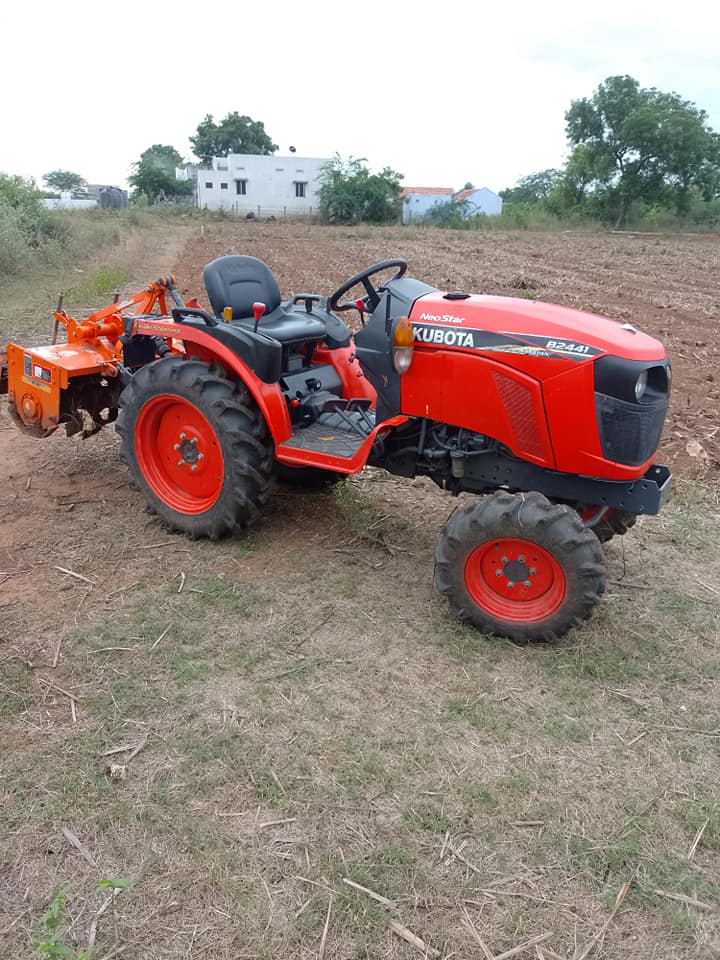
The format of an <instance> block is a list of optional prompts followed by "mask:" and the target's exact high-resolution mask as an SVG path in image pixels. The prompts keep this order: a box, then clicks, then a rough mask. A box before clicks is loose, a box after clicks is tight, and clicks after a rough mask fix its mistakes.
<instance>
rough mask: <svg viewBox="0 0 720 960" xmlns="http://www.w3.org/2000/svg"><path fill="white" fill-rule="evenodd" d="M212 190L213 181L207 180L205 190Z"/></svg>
mask: <svg viewBox="0 0 720 960" xmlns="http://www.w3.org/2000/svg"><path fill="white" fill-rule="evenodd" d="M212 188H213V185H212V180H206V181H205V189H206V190H212Z"/></svg>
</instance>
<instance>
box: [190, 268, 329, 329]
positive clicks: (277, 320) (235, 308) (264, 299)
mask: <svg viewBox="0 0 720 960" xmlns="http://www.w3.org/2000/svg"><path fill="white" fill-rule="evenodd" d="M203 278H204V280H205V289H206V290H207V294H208V297H209V299H210V304H211V306H212V309H213V312H214V314H215V316H216V317H217V318H218V319H219V320H222V319H223V316H224V310H225V308H226V307H230V308H231V310H232V321H231V323H233V324H238V325H240V326H242V327H246V328H249V329H253V328H254V326H255V319H254V317H253V304H254V303H264V304H265V307H266V310H265V313H264V314H263V316H262V318H261V320H260V324H259V326H258V333H263V334H265V336H267V337H272V338H273V339H274V340H277V341H279V342H280V343H282V344H283V345H287V346H291V345H293V344H302V343H307V342H308V341H314V342H317V341H318V340H322V339H323V338H324V337H325V335H326V332H327V328H326V325H325V323H324V321H322V320H320V319H319V318H318V317H316V316H313V315H312V314H310V313H308V312H307V310H305V309H304V308H301V307H298V306H296V305H295V304H291V303H283V302H282V299H281V296H280V288H279V286H278V283H277V280H276V279H275V277H274V275H273V273H272V271H271V270H270V268H269V267H268V266H267V264H265V263H263V262H262V260H258V259H257V258H256V257H241V256H226V257H218V258H217V259H216V260H213V261H212V263H209V264H208V265H207V266H206V267H205V269H204V271H203Z"/></svg>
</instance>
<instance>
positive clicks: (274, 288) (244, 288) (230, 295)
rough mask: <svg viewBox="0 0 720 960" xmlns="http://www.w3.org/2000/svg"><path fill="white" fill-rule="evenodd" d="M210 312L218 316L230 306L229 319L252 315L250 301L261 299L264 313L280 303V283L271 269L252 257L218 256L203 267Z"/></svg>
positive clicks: (254, 301)
mask: <svg viewBox="0 0 720 960" xmlns="http://www.w3.org/2000/svg"><path fill="white" fill-rule="evenodd" d="M203 279H204V280H205V289H206V290H207V294H208V297H209V298H210V303H211V305H212V308H213V312H214V313H215V315H216V316H218V317H219V316H222V312H223V310H224V309H225V307H231V308H232V316H233V320H240V319H243V318H245V317H252V315H253V303H264V304H265V307H266V313H270V312H271V311H272V310H274V309H275V308H276V307H278V306H279V305H280V301H281V296H280V287H279V286H278V283H277V280H276V279H275V277H274V275H273V273H272V271H271V270H270V268H269V267H268V266H267V264H265V263H263V262H262V260H258V259H257V258H256V257H238V256H228V257H218V258H217V260H213V261H212V263H209V264H208V265H207V266H206V267H205V269H204V270H203Z"/></svg>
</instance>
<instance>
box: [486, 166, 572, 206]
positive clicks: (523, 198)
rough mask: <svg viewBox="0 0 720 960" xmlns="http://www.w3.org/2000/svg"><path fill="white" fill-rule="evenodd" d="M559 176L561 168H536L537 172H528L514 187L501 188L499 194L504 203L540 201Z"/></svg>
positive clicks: (548, 194) (549, 191)
mask: <svg viewBox="0 0 720 960" xmlns="http://www.w3.org/2000/svg"><path fill="white" fill-rule="evenodd" d="M561 177H562V170H555V169H554V168H552V167H551V168H549V169H547V170H538V172H537V173H529V174H528V175H527V176H526V177H523V178H522V179H521V180H518V182H517V183H516V184H515V186H514V187H508V189H507V190H501V191H500V196H501V197H502V198H503V201H504V202H505V203H541V202H542V201H544V200H547V198H548V197H549V196H550V194H551V193H552V192H553V190H554V189H555V187H557V185H558V183H559V182H560V179H561Z"/></svg>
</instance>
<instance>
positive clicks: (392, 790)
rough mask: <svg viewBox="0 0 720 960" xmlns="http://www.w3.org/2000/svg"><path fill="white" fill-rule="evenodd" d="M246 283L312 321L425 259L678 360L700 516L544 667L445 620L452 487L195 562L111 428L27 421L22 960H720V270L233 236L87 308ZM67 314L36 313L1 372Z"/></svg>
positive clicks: (197, 232)
mask: <svg viewBox="0 0 720 960" xmlns="http://www.w3.org/2000/svg"><path fill="white" fill-rule="evenodd" d="M231 252H242V253H250V254H252V255H255V256H258V257H261V258H262V259H265V260H266V261H267V262H268V263H269V264H270V266H271V267H272V268H273V270H274V271H275V272H276V274H277V276H278V279H279V281H280V285H281V288H282V290H283V293H284V294H287V295H289V294H291V293H298V292H308V291H316V290H317V291H318V292H321V293H329V292H330V291H331V290H332V289H334V288H335V287H336V286H337V285H338V284H339V283H340V282H341V281H342V280H344V279H345V278H346V277H347V276H349V275H350V274H352V273H354V272H356V271H357V270H358V269H360V268H362V267H363V266H365V265H367V264H369V263H370V262H372V261H375V260H379V259H381V258H384V257H389V256H403V257H405V258H406V259H407V260H408V262H409V264H410V273H411V274H413V275H416V276H419V277H421V278H422V279H425V280H427V281H428V282H431V283H435V284H437V285H438V286H448V287H451V288H464V289H468V290H473V291H479V292H487V293H500V294H513V295H516V294H517V293H518V291H519V290H521V291H523V292H524V295H526V296H532V297H537V298H538V299H543V300H549V301H554V302H558V303H564V304H569V305H572V306H578V307H581V308H584V309H589V310H595V311H597V312H600V313H606V314H609V315H610V316H615V317H619V318H622V319H623V320H628V321H630V322H632V323H634V324H636V325H637V326H639V327H641V328H642V329H644V330H646V331H648V332H650V333H653V334H655V335H657V336H659V337H661V338H662V339H663V340H664V341H665V343H666V344H667V345H668V348H669V351H670V353H671V355H672V358H673V369H674V394H673V406H672V413H671V417H670V420H669V423H668V426H667V429H666V433H665V437H664V440H663V443H662V447H661V453H660V459H661V460H663V461H664V462H666V463H668V464H669V465H670V466H671V467H672V469H673V470H674V471H675V472H676V474H677V477H678V482H677V493H676V496H675V499H674V501H673V503H672V504H671V505H670V506H669V507H668V509H667V510H666V511H664V512H663V514H662V515H661V516H660V517H658V518H646V519H642V520H641V521H640V522H639V523H638V525H637V527H636V528H635V529H634V530H633V531H632V533H631V534H630V535H629V536H628V537H627V538H624V541H619V542H616V541H613V542H612V543H610V544H609V545H608V546H607V548H606V556H607V563H608V579H609V585H608V593H607V595H606V598H605V599H604V600H603V602H602V604H601V605H600V607H599V608H598V610H597V613H596V615H595V616H594V617H593V620H592V621H591V623H589V624H588V625H587V627H586V628H585V629H583V630H582V631H579V632H577V633H573V634H572V635H570V636H568V637H567V638H566V639H565V640H564V641H563V642H562V643H560V644H558V645H556V646H552V647H543V646H536V647H528V648H518V647H514V646H512V645H511V644H508V643H504V642H502V641H499V640H489V639H487V638H484V637H481V636H478V635H477V634H474V633H473V632H472V631H470V630H466V629H464V628H461V627H459V626H458V625H456V624H455V623H454V622H453V621H452V620H451V619H450V617H449V616H448V613H447V611H446V609H445V606H444V603H443V602H442V601H441V600H440V599H439V598H438V597H437V596H436V595H435V593H434V590H433V587H432V555H433V546H434V542H435V538H436V536H437V533H438V532H439V530H440V528H441V526H442V524H443V522H444V521H445V519H446V517H447V516H448V514H449V513H450V512H451V510H452V509H453V507H454V505H455V501H453V499H452V498H451V497H449V496H447V495H445V494H443V493H442V492H440V491H438V490H436V489H434V488H433V487H432V485H430V484H429V483H426V482H425V481H413V482H406V481H400V480H396V479H394V478H392V477H389V476H387V475H385V474H383V473H381V472H379V471H367V472H366V473H365V474H363V475H361V476H360V477H358V478H353V479H351V480H349V481H346V482H345V483H343V484H340V485H339V486H338V487H337V488H335V490H334V491H332V492H325V493H315V494H311V493H303V492H299V491H287V490H280V489H278V490H276V491H274V493H273V495H272V497H271V500H270V504H269V508H268V510H267V513H266V515H265V517H264V519H263V521H262V523H261V524H260V525H259V526H258V527H257V528H256V530H254V531H253V532H252V533H251V534H250V535H249V536H246V537H241V536H237V537H236V538H234V539H232V540H230V541H227V542H224V543H220V544H210V543H191V542H189V541H186V540H185V539H184V538H182V537H178V536H172V535H168V534H167V533H166V532H165V531H164V530H163V529H162V528H161V527H160V526H159V525H158V524H157V522H156V521H155V520H154V519H153V518H152V517H151V516H149V515H148V514H147V513H146V512H145V510H144V508H143V504H142V502H141V500H140V498H139V497H138V495H137V494H136V493H135V492H133V491H132V490H130V488H129V487H128V485H127V482H126V477H125V475H124V472H123V470H122V468H121V466H120V463H119V460H118V455H117V438H116V436H115V435H114V433H112V432H111V431H110V430H107V431H104V432H103V433H101V434H100V435H98V436H97V437H95V438H92V439H91V440H88V441H77V440H75V439H72V440H68V439H66V438H64V437H61V436H59V435H56V436H54V437H52V438H50V439H48V440H46V441H32V440H30V439H28V438H26V437H24V436H22V435H20V434H19V433H17V432H16V431H15V430H14V429H13V428H12V427H11V425H10V423H9V420H8V418H7V415H6V414H5V411H4V410H0V721H1V723H0V758H1V760H0V810H1V811H2V813H1V816H0V957H2V958H5V957H7V958H12V960H15V958H24V957H30V956H31V955H33V951H34V950H35V949H36V948H37V946H38V944H40V943H41V942H42V941H43V940H44V941H45V942H46V943H47V944H49V946H47V948H46V950H45V953H43V954H42V955H43V956H59V955H60V954H58V953H52V952H50V951H51V949H53V948H52V944H51V943H50V941H51V940H52V938H53V936H54V937H55V939H56V940H57V941H58V942H62V943H65V944H67V945H69V947H70V948H71V950H72V951H73V952H72V954H71V955H72V956H73V957H79V956H80V951H82V950H85V949H87V948H88V945H91V952H92V960H101V958H108V960H109V958H110V957H111V956H112V957H114V956H122V958H123V960H151V958H152V960H169V958H172V960H175V958H181V957H191V958H208V960H241V958H248V960H249V958H274V960H278V958H282V960H285V958H292V960H295V958H305V957H317V958H326V960H335V958H338V960H350V958H368V960H380V958H392V960H401V958H411V957H413V956H416V957H419V956H422V955H427V956H433V957H434V956H442V957H445V958H447V960H450V958H451V957H454V958H469V957H480V958H484V957H494V958H496V960H499V957H509V956H510V955H517V956H520V957H536V958H538V960H542V958H543V957H544V958H548V960H550V958H557V957H562V958H565V960H570V958H573V960H581V958H583V960H584V958H586V957H593V958H598V957H605V958H623V960H625V958H631V960H635V958H637V960H650V958H655V960H670V958H702V960H709V958H718V957H720V909H719V905H720V862H719V860H718V854H719V852H720V800H719V799H718V797H719V796H720V707H719V706H718V702H719V696H718V695H719V694H720V654H719V653H718V637H719V636H720V613H719V611H720V557H719V555H718V550H717V541H718V537H719V536H720V501H719V498H718V493H717V487H716V484H717V477H718V472H719V471H720V383H718V380H717V377H718V370H719V369H720V367H719V365H718V357H719V354H720V351H719V349H718V343H717V335H716V330H717V319H718V316H720V279H718V271H717V263H718V254H719V253H720V239H717V238H713V237H700V236H686V237H665V236H616V235H595V234H584V233H566V234H551V235H539V234H527V233H523V234H521V233H514V234H509V235H507V234H506V235H501V234H496V233H487V234H474V233H459V234H456V233H452V232H446V231H421V230H412V229H407V230H400V229H395V228H393V229H370V228H359V229H356V230H343V229H334V230H329V229H323V228H319V227H310V226H304V225H298V226H292V225H286V224H282V223H244V222H243V223H240V224H237V223H233V222H230V221H227V222H211V223H208V224H205V225H204V227H203V229H202V232H201V229H200V226H199V225H197V224H186V225H184V226H182V228H181V232H179V233H178V232H175V233H174V234H173V241H172V243H170V244H167V243H165V242H164V241H163V238H162V236H161V235H157V234H153V235H152V236H143V235H139V236H138V237H133V238H129V239H128V242H127V243H126V244H124V245H123V247H122V249H119V250H115V251H113V252H112V253H109V254H107V255H106V256H105V257H103V256H100V257H99V258H98V259H97V262H94V263H91V264H87V265H83V267H82V269H83V270H84V273H83V275H82V277H83V278H87V277H92V276H93V275H94V273H95V272H97V271H98V270H100V269H103V268H107V267H108V266H118V267H119V268H122V271H123V275H124V276H126V278H127V279H126V283H125V285H124V290H127V291H129V290H131V289H134V287H135V286H137V285H138V284H142V283H144V282H146V281H147V280H149V279H153V278H154V277H155V276H156V275H158V274H160V273H166V272H168V270H172V271H173V272H174V273H175V275H176V276H177V277H178V280H179V284H180V287H181V289H182V290H183V291H185V292H186V293H188V294H197V293H199V292H202V286H201V271H202V266H203V264H204V263H205V262H207V261H208V260H210V259H212V258H213V257H214V256H217V255H219V254H222V253H231ZM56 279H57V281H58V283H62V284H63V285H65V287H66V289H68V278H67V277H57V278H56ZM75 282H76V283H77V280H75ZM71 286H72V285H71V284H70V287H71ZM88 289H89V287H88V286H87V285H85V286H84V287H83V288H82V296H81V294H80V293H79V292H78V293H77V298H78V299H80V300H83V302H82V303H78V304H73V302H72V296H70V298H69V301H68V303H67V305H68V307H69V309H71V310H72V309H75V308H76V307H77V306H84V307H88V308H90V307H93V306H99V305H100V303H96V304H93V303H90V302H84V300H86V299H87V290H88ZM54 298H55V290H52V289H50V285H49V284H46V285H45V286H41V287H39V288H37V289H36V290H35V292H34V299H33V301H32V311H31V310H29V307H28V303H27V302H24V303H23V302H22V301H21V299H20V297H19V295H17V294H16V293H13V292H10V293H7V294H6V295H5V296H3V298H2V299H1V300H0V327H1V328H2V329H1V330H0V339H3V338H4V337H6V336H18V337H22V336H28V337H31V338H33V339H35V338H36V337H38V336H40V331H41V330H42V329H44V328H45V326H46V322H45V319H44V317H43V318H42V322H38V321H37V317H38V313H37V311H39V310H41V309H43V310H44V311H46V314H45V315H46V316H47V317H49V315H50V309H51V304H52V302H53V300H54ZM47 325H48V326H49V323H48V324H47ZM110 880H115V881H117V886H118V888H120V887H122V888H123V889H118V891H117V893H116V894H115V896H114V897H113V895H112V894H111V892H110V891H111V889H112V884H110V885H109V886H108V884H107V883H105V884H103V883H102V881H110ZM126 882H127V889H124V887H125V886H126ZM98 883H100V884H101V885H100V887H99V888H98V886H97V885H98ZM358 885H359V886H358ZM58 891H64V894H63V896H64V897H65V904H64V906H63V907H62V908H61V901H62V899H63V897H61V898H60V899H58V898H57V897H56V898H55V901H54V902H55V905H56V908H57V910H56V912H57V913H58V915H59V916H58V923H57V926H56V927H55V928H52V923H53V922H54V921H53V920H52V919H51V920H50V921H46V922H45V923H44V924H43V923H42V922H41V917H42V916H43V914H44V913H45V911H47V910H48V907H49V905H50V904H51V902H53V897H54V896H55V895H56V894H57V892H58ZM52 929H54V930H55V933H54V934H53V933H52ZM408 931H411V932H412V934H414V935H415V937H417V938H421V939H422V941H423V942H424V944H425V946H419V945H418V944H417V942H416V944H415V945H414V946H413V945H412V944H411V943H409V942H408V941H407V939H404V938H403V934H404V935H405V936H408ZM535 938H540V939H539V940H537V942H535ZM93 944H94V946H92V945H93ZM523 945H528V946H527V949H526V950H524V951H523V952H521V953H516V954H512V953H511V951H512V950H513V949H514V948H516V947H519V946H523ZM435 951H437V952H435Z"/></svg>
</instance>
